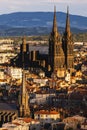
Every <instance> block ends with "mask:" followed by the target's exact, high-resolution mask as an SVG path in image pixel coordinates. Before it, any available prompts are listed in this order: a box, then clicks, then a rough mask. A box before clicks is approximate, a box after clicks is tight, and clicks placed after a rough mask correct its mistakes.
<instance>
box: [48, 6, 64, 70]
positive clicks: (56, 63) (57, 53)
mask: <svg viewBox="0 0 87 130" xmlns="http://www.w3.org/2000/svg"><path fill="white" fill-rule="evenodd" d="M49 63H50V67H51V72H57V71H59V70H60V69H61V68H63V67H64V53H63V50H62V43H61V39H60V34H59V32H58V28H57V20H56V7H54V18H53V27H52V32H51V34H50V38H49Z"/></svg>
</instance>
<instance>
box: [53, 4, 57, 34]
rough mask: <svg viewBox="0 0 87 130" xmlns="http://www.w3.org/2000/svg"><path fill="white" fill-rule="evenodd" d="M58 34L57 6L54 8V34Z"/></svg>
mask: <svg viewBox="0 0 87 130" xmlns="http://www.w3.org/2000/svg"><path fill="white" fill-rule="evenodd" d="M57 32H58V29H57V20H56V6H54V19H53V28H52V33H53V34H56V33H57Z"/></svg>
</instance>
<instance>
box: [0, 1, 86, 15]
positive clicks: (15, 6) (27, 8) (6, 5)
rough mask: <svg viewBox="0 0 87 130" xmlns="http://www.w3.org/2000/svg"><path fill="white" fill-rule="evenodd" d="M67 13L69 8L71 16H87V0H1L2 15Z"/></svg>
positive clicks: (0, 9) (0, 11) (0, 12)
mask: <svg viewBox="0 0 87 130" xmlns="http://www.w3.org/2000/svg"><path fill="white" fill-rule="evenodd" d="M54 5H56V10H57V11H62V12H66V9H67V6H69V10H70V14H76V15H82V16H87V0H0V14H8V13H12V12H36V11H45V12H46V11H48V12H52V11H54Z"/></svg>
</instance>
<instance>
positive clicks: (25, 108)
mask: <svg viewBox="0 0 87 130" xmlns="http://www.w3.org/2000/svg"><path fill="white" fill-rule="evenodd" d="M25 45H26V40H25V38H23V50H22V86H21V92H20V102H19V105H20V108H19V115H20V117H26V116H30V109H29V104H28V92H27V89H26V73H25V58H24V53H25V51H26V46H25Z"/></svg>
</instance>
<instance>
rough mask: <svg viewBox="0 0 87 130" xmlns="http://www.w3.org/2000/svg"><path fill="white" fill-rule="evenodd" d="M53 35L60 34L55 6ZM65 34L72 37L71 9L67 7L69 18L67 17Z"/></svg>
mask: <svg viewBox="0 0 87 130" xmlns="http://www.w3.org/2000/svg"><path fill="white" fill-rule="evenodd" d="M52 33H53V34H56V33H58V28H57V19H56V6H54V18H53V28H52ZM65 33H66V34H67V35H68V36H70V20H69V7H67V17H66V27H65Z"/></svg>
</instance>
